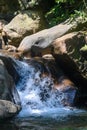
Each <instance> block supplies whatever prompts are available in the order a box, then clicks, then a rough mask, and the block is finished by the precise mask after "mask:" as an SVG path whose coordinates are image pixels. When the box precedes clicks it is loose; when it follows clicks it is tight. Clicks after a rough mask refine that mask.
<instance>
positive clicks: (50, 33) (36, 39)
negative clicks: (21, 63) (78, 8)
mask: <svg viewBox="0 0 87 130" xmlns="http://www.w3.org/2000/svg"><path fill="white" fill-rule="evenodd" d="M79 21H80V20H79ZM85 23H86V22H83V23H82V24H81V21H80V22H77V21H76V22H71V23H70V22H69V21H68V20H67V21H65V22H63V23H61V24H59V25H56V26H54V27H52V28H50V29H45V30H42V31H40V32H38V33H36V34H33V35H30V36H27V37H25V38H24V39H23V40H22V41H21V43H20V45H19V47H18V51H21V52H22V53H23V54H24V53H27V52H29V51H30V49H31V48H33V47H36V49H34V51H35V53H36V52H37V51H38V49H39V52H43V53H44V54H47V53H49V52H50V51H51V48H50V46H51V45H52V43H53V41H54V40H55V39H56V38H59V37H61V36H63V35H64V34H67V33H69V32H72V31H74V30H78V28H79V26H80V25H82V26H84V24H85ZM37 48H38V49H37Z"/></svg>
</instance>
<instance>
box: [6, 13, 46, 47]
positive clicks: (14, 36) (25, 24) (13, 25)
mask: <svg viewBox="0 0 87 130" xmlns="http://www.w3.org/2000/svg"><path fill="white" fill-rule="evenodd" d="M44 24H45V23H44V20H43V18H42V14H40V13H38V12H37V11H36V12H35V11H24V12H21V13H19V14H18V15H17V16H15V17H14V18H13V19H12V21H11V22H10V23H9V24H7V25H6V26H5V27H4V30H5V32H7V34H8V37H9V39H10V40H9V44H13V45H15V46H18V45H19V43H20V41H21V40H22V39H23V38H24V37H25V36H27V35H30V34H32V33H35V32H37V31H39V30H41V29H43V28H44ZM14 41H15V42H14Z"/></svg>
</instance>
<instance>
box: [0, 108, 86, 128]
mask: <svg viewBox="0 0 87 130" xmlns="http://www.w3.org/2000/svg"><path fill="white" fill-rule="evenodd" d="M0 130H87V111H86V110H79V109H68V108H63V109H62V110H58V112H57V111H55V112H51V111H50V112H43V113H33V114H30V116H25V117H23V116H20V114H19V115H18V116H17V117H15V118H13V119H10V120H6V121H2V122H0Z"/></svg>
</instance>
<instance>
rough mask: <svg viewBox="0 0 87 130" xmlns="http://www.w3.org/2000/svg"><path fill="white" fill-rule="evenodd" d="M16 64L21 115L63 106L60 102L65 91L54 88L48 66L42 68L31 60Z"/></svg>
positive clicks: (65, 94) (64, 95)
mask: <svg viewBox="0 0 87 130" xmlns="http://www.w3.org/2000/svg"><path fill="white" fill-rule="evenodd" d="M16 64H17V66H16V70H17V72H18V73H19V75H20V77H21V78H20V81H19V82H18V84H17V90H18V93H19V96H20V99H21V103H22V111H21V112H20V115H21V116H29V115H31V114H41V113H44V112H49V111H52V112H53V110H55V111H57V110H58V109H59V108H61V109H62V108H64V107H63V105H62V102H63V101H64V100H65V99H66V98H67V93H63V92H62V91H58V90H57V89H54V80H53V78H52V76H51V74H50V72H49V70H48V68H45V67H44V69H43V66H42V65H40V64H39V63H36V62H35V63H33V61H31V60H30V61H29V63H28V64H27V63H25V62H20V61H17V62H16ZM47 71H48V74H47ZM45 72H46V74H45Z"/></svg>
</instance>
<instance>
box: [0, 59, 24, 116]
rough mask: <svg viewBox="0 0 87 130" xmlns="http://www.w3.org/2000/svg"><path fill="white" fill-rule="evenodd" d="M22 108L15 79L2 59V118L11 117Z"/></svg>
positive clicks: (0, 99)
mask: <svg viewBox="0 0 87 130" xmlns="http://www.w3.org/2000/svg"><path fill="white" fill-rule="evenodd" d="M11 107H12V108H11ZM20 109H21V103H20V98H19V95H18V93H17V90H16V88H15V84H14V81H13V79H12V77H11V76H10V75H9V73H8V72H7V70H6V68H5V65H4V63H3V61H2V60H0V118H5V117H11V116H13V115H15V114H17V113H18V112H19V110H20Z"/></svg>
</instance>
